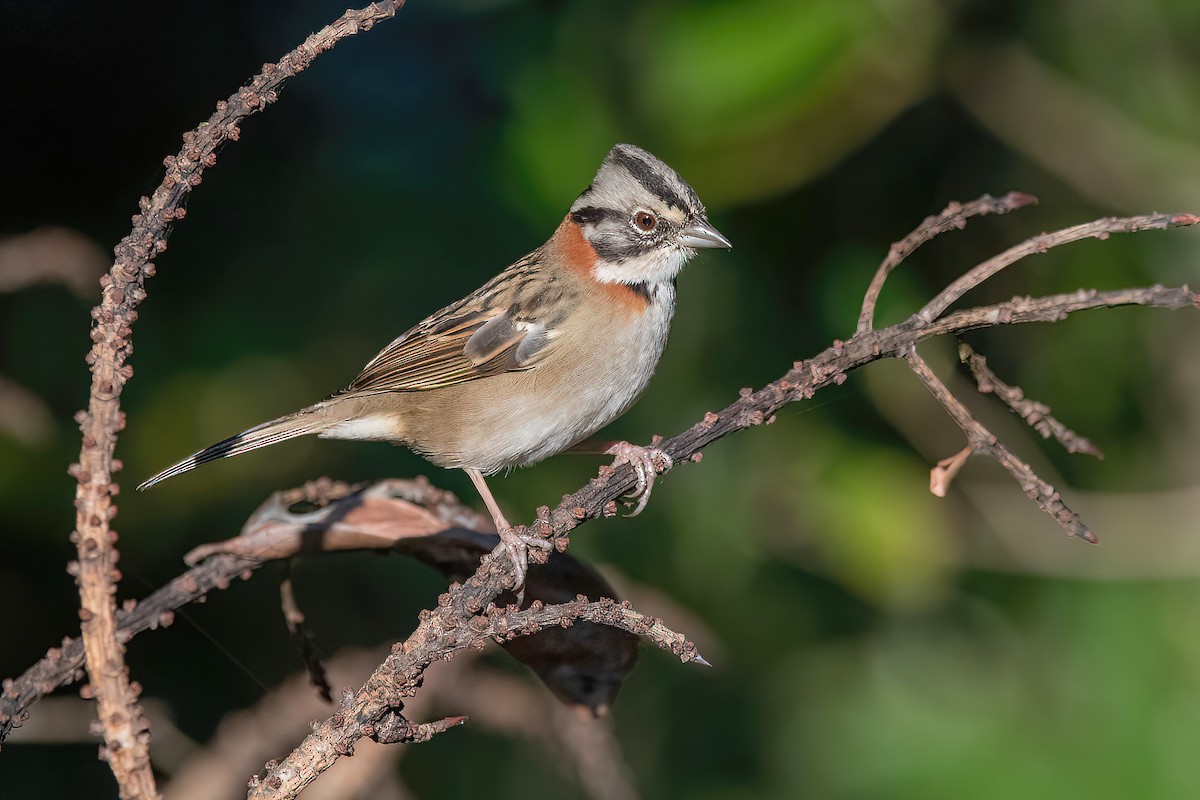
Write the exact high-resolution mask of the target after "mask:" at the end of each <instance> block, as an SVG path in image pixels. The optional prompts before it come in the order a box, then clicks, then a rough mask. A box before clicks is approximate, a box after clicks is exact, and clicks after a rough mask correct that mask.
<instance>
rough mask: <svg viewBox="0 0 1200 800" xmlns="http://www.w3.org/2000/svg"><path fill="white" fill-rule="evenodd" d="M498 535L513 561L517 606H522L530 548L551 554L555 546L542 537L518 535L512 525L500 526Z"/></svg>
mask: <svg viewBox="0 0 1200 800" xmlns="http://www.w3.org/2000/svg"><path fill="white" fill-rule="evenodd" d="M497 533H499V534H500V544H501V545H502V546H503V547H504V550H505V552H507V553H508V557H509V558H511V559H512V564H513V572H515V573H516V584H515V585H514V586H513V590H514V591H515V592H516V593H517V605H521V602H522V601H523V600H524V599H525V576H526V575H527V574H528V573H529V548H531V547H536V548H537V549H538V550H544V551H545V552H547V553H549V552H550V551H551V550H553V549H554V544H553V543H552V542H551V541H550V540H549V539H543V538H542V537H541V536H530V535H529V534H526V533H517V531H516V530H515V529H514V528H513V527H512V526H511V525H504V526H498V527H497Z"/></svg>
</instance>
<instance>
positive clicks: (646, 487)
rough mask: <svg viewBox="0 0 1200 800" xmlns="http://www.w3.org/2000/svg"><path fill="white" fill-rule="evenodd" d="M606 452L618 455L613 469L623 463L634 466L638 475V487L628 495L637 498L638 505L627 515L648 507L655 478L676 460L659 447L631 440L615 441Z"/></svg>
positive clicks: (633, 498)
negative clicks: (632, 442)
mask: <svg viewBox="0 0 1200 800" xmlns="http://www.w3.org/2000/svg"><path fill="white" fill-rule="evenodd" d="M604 452H606V453H608V454H609V455H611V456H616V458H615V459H613V463H612V467H613V469H616V468H617V467H619V466H621V465H622V464H628V465H629V466H631V467H633V474H634V475H636V476H637V487H636V488H635V489H634V490H633V491H632V492H630V493H629V495H628V497H629V498H630V500H636V501H637V505H636V506H635V507H634V509H633V511H631V512H629V513H628V514H627V515H626V516H630V517H636V516H637V515H638V514H640V513H642V510H643V509H645V508H646V503H648V502H650V491H651V490H652V489H653V488H654V479H655V478H657V477H658V474H659V473H660V472H666V471H667V470H669V469H670V468H671V467H672V466H674V462H673V461H672V460H671V457H670V456H669V455H667V454H666V453H664V452H663V451H662V450H660V449H659V448H657V447H640V446H639V445H636V444H630V443H629V442H615V443H613V445H612V446H611V447H609V448H608V449H607V450H605V451H604Z"/></svg>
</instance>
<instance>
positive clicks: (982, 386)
mask: <svg viewBox="0 0 1200 800" xmlns="http://www.w3.org/2000/svg"><path fill="white" fill-rule="evenodd" d="M958 357H959V359H961V360H962V362H963V363H964V364H966V365H967V366H968V367H969V368H970V370H971V375H972V377H974V378H975V383H976V384H977V385H978V386H979V391H981V392H983V393H984V394H988V393H992V394H995V395H996V396H997V397H999V398H1000V399H1001V400H1002V401H1003V402H1004V405H1006V406H1008V407H1009V408H1011V409H1012V410H1013V411H1014V412H1016V414H1017V415H1019V416H1020V417H1021V419H1023V420H1025V422H1026V423H1028V424H1029V426H1030V427H1031V428H1033V429H1034V430H1035V431H1037V432H1038V433H1040V434H1041V435H1042V438H1043V439H1049V438H1050V437H1051V436H1053V437H1054V438H1055V439H1056V440H1057V441H1058V443H1059V444H1061V445H1062V446H1063V447H1064V448H1066V451H1067V452H1068V453H1086V454H1087V455H1089V456H1094V457H1096V458H1100V459H1103V458H1104V453H1102V452H1100V448H1098V447H1096V445H1094V444H1092V442H1091V440H1089V439H1087V438H1086V437H1084V436H1080V435H1079V434H1078V433H1076V432H1075V431H1073V430H1071V429H1070V428H1068V427H1067V426H1066V425H1063V424H1062V423H1061V422H1059V421H1058V420H1057V419H1055V418H1054V417H1053V416H1051V414H1050V406H1048V405H1046V404H1045V403H1039V402H1038V401H1036V400H1031V399H1029V398H1028V397H1026V396H1025V392H1024V391H1022V390H1021V387H1020V386H1009V385H1008V384H1007V383H1005V382H1004V381H1002V380H1000V378H999V377H997V376H996V373H994V372H992V370H991V368H989V367H988V365H987V359H986V358H984V357H983V356H981V355H979V354H978V353H976V352H975V351H974V350H972V349H971V346H970V345H969V344H967V343H966V342H959V344H958Z"/></svg>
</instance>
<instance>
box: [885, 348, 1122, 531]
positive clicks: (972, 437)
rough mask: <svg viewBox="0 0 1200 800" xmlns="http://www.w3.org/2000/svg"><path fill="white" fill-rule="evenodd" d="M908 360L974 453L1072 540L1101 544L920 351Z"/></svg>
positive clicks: (907, 356)
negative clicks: (992, 464)
mask: <svg viewBox="0 0 1200 800" xmlns="http://www.w3.org/2000/svg"><path fill="white" fill-rule="evenodd" d="M904 358H905V360H907V361H908V365H909V366H910V367H912V371H913V372H914V373H916V376H917V377H918V378H920V379H921V382H922V383H924V384H925V386H926V387H927V388H928V389H929V391H930V393H931V394H932V395H933V396H934V398H936V399H937V401H938V402H939V403H941V404H942V408H944V409H946V413H947V414H949V415H950V416H951V418H953V420H954V421H955V422H957V423H958V427H960V428H962V430H963V433H965V434H966V435H967V443H968V444H970V446H971V450H972V451H973V452H975V453H982V454H984V455H986V456H989V457H991V458H993V459H995V460H996V461H997V462H998V463H999V464H1000V465H1001V466H1002V467H1004V468H1005V469H1007V470H1008V471H1009V473H1010V474H1011V475H1012V476H1013V477H1014V478H1016V480H1017V483H1019V484H1021V489H1022V490H1023V491H1024V492H1025V494H1026V496H1028V497H1029V499H1030V500H1032V501H1033V502H1035V503H1037V505H1038V508H1040V509H1042V510H1043V511H1045V512H1046V513H1047V514H1049V515H1050V516H1051V517H1053V518H1054V521H1055V522H1057V523H1058V524H1059V525H1060V526H1062V529H1063V530H1065V531H1066V532H1067V535H1068V536H1078V537H1079V538H1080V539H1083V540H1084V541H1085V542H1090V543H1092V544H1096V542H1098V541H1099V540H1098V539H1097V538H1096V534H1094V533H1092V532H1091V531H1090V530H1089V529H1088V527H1087V526H1086V525H1084V524H1083V522H1082V521H1081V520H1080V519H1079V515H1078V514H1076V513H1075V512H1074V511H1072V510H1071V509H1069V508H1067V505H1066V503H1064V502H1063V501H1062V497H1061V496H1060V495H1059V494H1058V492H1057V491H1055V489H1054V487H1053V486H1051V485H1050V484H1048V483H1046V482H1045V481H1044V480H1042V479H1041V478H1039V477H1038V475H1037V473H1035V472H1034V471H1033V468H1032V467H1030V466H1029V465H1028V464H1026V463H1025V462H1024V461H1021V460H1020V459H1019V458H1017V457H1016V456H1014V455H1013V454H1012V452H1010V451H1009V449H1008V448H1007V447H1005V446H1004V445H1003V444H1002V443H1001V442H1000V441H999V440H998V439H997V438H996V436H995V435H994V434H993V433H992V432H991V431H989V430H988V429H987V428H985V427H984V426H983V424H982V423H980V422H979V421H978V420H977V419H975V418H974V417H973V416H971V412H970V411H968V410H967V408H966V406H964V405H963V404H962V403H961V402H960V401H959V399H958V398H957V397H955V396H954V395H953V393H951V391H950V390H949V389H948V388H947V387H946V384H944V383H942V382H941V380H939V379H938V377H937V376H936V375H934V374H933V370H931V369H930V368H929V365H928V364H926V363H925V360H924V359H922V358H921V357H920V356H919V355H917V349H916V347H912V348H910V349H909V350H908V351H907V352H906V353H905V354H904Z"/></svg>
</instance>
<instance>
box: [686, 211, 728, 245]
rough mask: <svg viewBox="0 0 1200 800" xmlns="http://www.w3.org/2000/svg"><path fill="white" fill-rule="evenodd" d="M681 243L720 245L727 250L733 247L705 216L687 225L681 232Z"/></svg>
mask: <svg viewBox="0 0 1200 800" xmlns="http://www.w3.org/2000/svg"><path fill="white" fill-rule="evenodd" d="M679 243H680V244H681V245H683V246H684V247H720V248H724V249H726V250H728V249H729V248H730V247H733V245H732V244H730V243H729V240H728V239H726V238H725V237H724V236H722V235H721V232H720V231H718V230H717V229H716V228H714V227H713V226H712V225H710V224H708V220H706V219H703V218H701V219H698V220H696V221H695V222H693V223H692V224H691V225H687V226H685V227H684V228H683V230H681V231H680V232H679Z"/></svg>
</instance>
